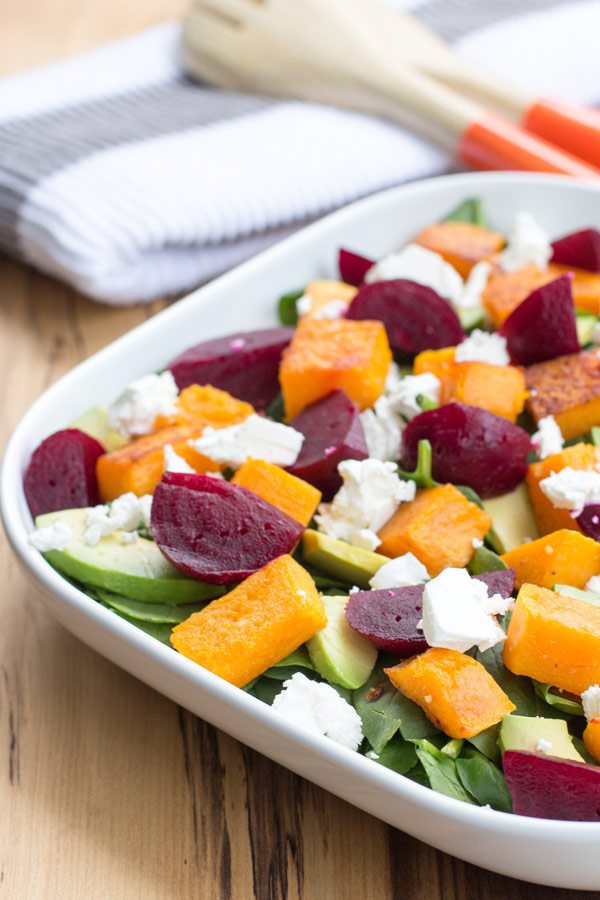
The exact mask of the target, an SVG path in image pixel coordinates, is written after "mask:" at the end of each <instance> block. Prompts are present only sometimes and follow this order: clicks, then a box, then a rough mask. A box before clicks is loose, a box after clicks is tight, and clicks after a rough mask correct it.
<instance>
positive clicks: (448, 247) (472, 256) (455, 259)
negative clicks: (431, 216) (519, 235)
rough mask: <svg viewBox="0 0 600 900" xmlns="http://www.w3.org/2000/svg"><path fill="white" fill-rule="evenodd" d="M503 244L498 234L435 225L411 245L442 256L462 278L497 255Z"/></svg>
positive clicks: (468, 226) (477, 228)
mask: <svg viewBox="0 0 600 900" xmlns="http://www.w3.org/2000/svg"><path fill="white" fill-rule="evenodd" d="M505 243H506V239H505V238H504V237H503V235H501V234H499V233H498V232H497V231H491V230H490V229H489V228H482V227H481V226H480V225H474V224H472V223H471V222H436V223H435V224H433V225H428V226H427V228H424V229H423V231H421V232H420V233H419V234H418V235H417V236H416V238H413V244H420V245H421V247H426V248H427V250H433V251H434V253H439V254H440V256H443V257H444V259H445V260H446V262H449V263H450V265H451V266H454V268H455V269H456V271H457V272H458V273H459V274H460V275H462V277H463V278H466V277H467V276H468V274H469V272H470V271H471V269H472V268H473V266H474V265H475V264H476V263H478V262H480V260H482V259H487V258H488V257H489V256H492V255H493V254H494V253H497V252H498V251H499V250H501V249H502V247H503V246H504V244H505Z"/></svg>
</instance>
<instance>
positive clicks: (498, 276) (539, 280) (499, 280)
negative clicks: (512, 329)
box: [481, 263, 558, 328]
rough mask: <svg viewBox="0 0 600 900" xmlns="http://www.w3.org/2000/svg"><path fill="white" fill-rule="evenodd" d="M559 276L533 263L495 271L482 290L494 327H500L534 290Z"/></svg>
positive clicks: (482, 300) (483, 301)
mask: <svg viewBox="0 0 600 900" xmlns="http://www.w3.org/2000/svg"><path fill="white" fill-rule="evenodd" d="M557 277H558V275H557V274H556V273H555V272H550V271H548V270H547V271H545V272H542V271H541V270H540V269H538V267H537V266H535V265H533V263H532V264H531V265H529V266H525V267H524V268H522V269H518V270H517V271H516V272H502V271H501V270H500V269H496V270H495V271H493V272H492V274H491V275H490V279H489V281H488V283H487V285H486V287H485V288H484V290H483V291H482V294H481V302H482V303H483V305H484V306H485V308H486V310H487V311H488V313H489V315H490V317H491V320H492V322H493V324H494V328H500V326H501V325H502V324H503V322H504V320H505V319H508V317H509V316H510V314H511V312H512V311H513V310H514V309H516V308H517V306H519V304H521V303H522V302H523V300H525V299H526V298H527V297H529V295H530V294H531V292H532V291H535V290H536V288H540V287H541V286H542V285H543V284H548V282H549V281H554V279H555V278H557Z"/></svg>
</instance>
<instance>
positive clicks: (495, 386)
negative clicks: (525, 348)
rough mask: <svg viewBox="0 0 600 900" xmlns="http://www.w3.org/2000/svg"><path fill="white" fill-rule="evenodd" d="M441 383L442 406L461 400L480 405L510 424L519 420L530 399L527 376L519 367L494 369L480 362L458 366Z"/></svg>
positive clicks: (458, 364) (456, 364) (496, 367)
mask: <svg viewBox="0 0 600 900" xmlns="http://www.w3.org/2000/svg"><path fill="white" fill-rule="evenodd" d="M441 382H442V391H441V402H442V403H450V401H451V400H457V401H459V402H460V403H468V404H469V406H479V407H480V408H481V409H487V410H488V411H489V412H492V413H495V414H496V415H497V416H503V418H505V419H508V420H509V421H510V422H516V421H517V416H518V415H519V413H520V412H522V411H523V406H524V405H525V399H526V397H527V391H526V389H525V375H524V373H523V370H522V369H520V368H517V367H516V366H494V365H491V364H490V363H485V362H478V361H472V362H462V363H454V366H453V367H452V369H451V370H450V371H449V372H447V373H445V374H444V375H443V376H442V378H441Z"/></svg>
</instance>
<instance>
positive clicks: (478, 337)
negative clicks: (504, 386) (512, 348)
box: [454, 328, 510, 366]
mask: <svg viewBox="0 0 600 900" xmlns="http://www.w3.org/2000/svg"><path fill="white" fill-rule="evenodd" d="M454 359H455V361H456V362H457V363H460V362H472V361H478V362H486V363H490V364H491V365H492V366H508V365H510V356H509V355H508V350H507V349H506V338H505V337H502V335H501V334H488V332H487V331H481V329H479V328H474V329H473V331H472V332H471V334H470V335H469V337H468V338H467V339H466V340H464V341H463V342H462V344H459V345H458V347H457V348H456V353H455V354H454Z"/></svg>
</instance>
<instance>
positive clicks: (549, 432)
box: [531, 416, 565, 459]
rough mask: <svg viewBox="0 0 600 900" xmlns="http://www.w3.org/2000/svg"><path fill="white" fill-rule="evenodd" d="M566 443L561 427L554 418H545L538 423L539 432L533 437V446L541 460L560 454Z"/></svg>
mask: <svg viewBox="0 0 600 900" xmlns="http://www.w3.org/2000/svg"><path fill="white" fill-rule="evenodd" d="M564 443H565V439H564V437H563V436H562V431H561V430H560V426H559V424H558V422H557V421H556V419H555V418H554V416H544V417H543V418H542V419H540V420H539V422H538V430H537V431H536V432H535V434H534V435H532V438H531V445H532V447H533V448H534V449H535V452H536V453H537V455H538V456H539V458H540V459H547V457H548V456H554V454H555V453H560V451H561V450H562V448H563V446H564Z"/></svg>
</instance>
